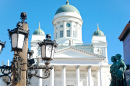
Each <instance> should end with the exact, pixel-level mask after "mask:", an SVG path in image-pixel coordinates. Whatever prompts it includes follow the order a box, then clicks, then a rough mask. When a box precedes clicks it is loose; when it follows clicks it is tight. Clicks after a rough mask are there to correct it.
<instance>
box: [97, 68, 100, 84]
mask: <svg viewBox="0 0 130 86" xmlns="http://www.w3.org/2000/svg"><path fill="white" fill-rule="evenodd" d="M97 76H98V86H100V68H98V70H97Z"/></svg>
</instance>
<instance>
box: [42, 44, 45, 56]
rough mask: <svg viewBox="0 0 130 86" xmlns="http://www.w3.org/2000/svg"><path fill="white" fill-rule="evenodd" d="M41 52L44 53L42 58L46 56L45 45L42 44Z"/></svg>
mask: <svg viewBox="0 0 130 86" xmlns="http://www.w3.org/2000/svg"><path fill="white" fill-rule="evenodd" d="M41 53H42V58H44V57H45V45H43V46H42V50H41Z"/></svg>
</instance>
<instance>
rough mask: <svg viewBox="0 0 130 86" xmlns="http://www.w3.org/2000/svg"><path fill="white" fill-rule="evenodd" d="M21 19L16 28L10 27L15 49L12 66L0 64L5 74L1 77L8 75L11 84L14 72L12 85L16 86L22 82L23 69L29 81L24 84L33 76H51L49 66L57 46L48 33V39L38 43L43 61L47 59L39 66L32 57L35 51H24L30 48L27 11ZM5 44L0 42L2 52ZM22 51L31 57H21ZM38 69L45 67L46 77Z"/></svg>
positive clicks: (8, 82) (13, 48) (13, 49)
mask: <svg viewBox="0 0 130 86" xmlns="http://www.w3.org/2000/svg"><path fill="white" fill-rule="evenodd" d="M21 19H22V21H21V22H18V23H17V25H16V28H14V29H13V30H9V29H8V32H9V37H10V38H11V45H12V51H14V58H13V61H12V64H11V66H6V65H4V66H0V69H1V72H2V74H3V75H0V77H3V76H8V77H9V79H10V80H8V81H7V84H10V82H11V76H10V74H13V78H14V80H12V82H14V84H12V86H15V85H16V84H18V83H20V81H21V77H23V76H21V75H22V73H23V72H22V71H23V70H24V71H25V72H24V73H27V74H25V77H24V79H27V82H26V80H25V83H24V85H25V84H26V83H30V79H31V78H32V77H33V76H35V77H38V78H42V79H46V78H48V77H49V76H50V69H52V67H49V63H50V61H51V60H52V59H53V55H54V50H55V48H56V47H57V43H56V41H52V40H51V39H50V38H51V35H49V34H47V36H46V37H47V39H45V40H43V41H42V42H40V43H38V44H39V46H40V47H41V58H42V60H43V61H45V66H39V65H37V64H34V63H35V61H34V59H31V58H30V57H31V56H32V55H33V51H32V50H30V51H28V52H24V51H25V50H27V49H28V47H27V45H26V47H25V44H27V42H28V41H25V40H27V39H28V34H29V31H28V29H27V30H25V29H23V25H24V24H25V23H24V22H25V19H27V14H26V13H25V12H22V13H21ZM25 42H26V43H25ZM4 44H5V43H3V42H0V52H1V50H2V48H3V47H4ZM25 48H27V49H25ZM21 53H22V54H28V55H29V58H26V57H24V55H23V56H22V57H21ZM25 56H26V55H25ZM26 60H27V62H26ZM25 64H27V65H25ZM32 64H33V65H32ZM23 65H24V67H26V68H27V70H26V69H23V67H22V66H23ZM37 69H45V73H46V76H44V77H41V76H39V75H38V74H37ZM32 70H35V72H34V73H32ZM5 72H7V73H5ZM24 73H23V74H24ZM19 85H20V86H21V84H18V85H17V86H19Z"/></svg>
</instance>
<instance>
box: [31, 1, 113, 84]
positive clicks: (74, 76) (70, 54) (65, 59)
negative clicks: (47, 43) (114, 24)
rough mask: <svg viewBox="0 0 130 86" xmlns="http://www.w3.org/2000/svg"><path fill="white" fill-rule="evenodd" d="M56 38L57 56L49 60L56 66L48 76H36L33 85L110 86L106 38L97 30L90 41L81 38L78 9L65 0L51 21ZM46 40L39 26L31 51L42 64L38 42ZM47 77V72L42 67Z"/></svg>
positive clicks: (35, 32)
mask: <svg viewBox="0 0 130 86" xmlns="http://www.w3.org/2000/svg"><path fill="white" fill-rule="evenodd" d="M52 23H53V26H54V40H56V42H57V43H58V48H57V49H56V51H55V54H54V59H53V60H52V61H51V62H50V66H52V67H53V69H52V70H51V71H50V72H51V74H50V77H49V78H47V79H38V78H35V77H33V78H32V79H31V85H30V86H109V85H110V78H111V77H110V65H108V57H107V40H106V36H105V35H104V33H103V32H102V31H101V30H99V27H98V26H97V30H96V31H95V32H94V33H92V34H93V35H92V40H91V43H90V44H88V43H83V41H82V24H83V20H82V17H81V15H80V12H79V11H78V9H77V8H76V7H74V6H72V5H70V4H69V2H68V1H67V2H66V5H63V6H61V7H60V8H58V10H57V11H56V13H55V16H54V19H53V21H52ZM44 39H45V32H44V31H43V30H42V29H41V28H40V25H39V28H38V29H36V30H35V31H34V33H33V35H32V40H31V50H33V51H34V54H33V57H32V58H35V59H38V61H39V65H44V62H42V59H40V58H41V51H40V48H39V46H38V44H37V43H38V42H41V41H43V40H44ZM39 75H40V76H44V71H43V70H42V69H40V70H39Z"/></svg>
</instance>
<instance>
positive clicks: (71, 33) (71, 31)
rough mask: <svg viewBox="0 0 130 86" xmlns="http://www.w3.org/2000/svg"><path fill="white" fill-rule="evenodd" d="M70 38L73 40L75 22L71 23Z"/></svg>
mask: <svg viewBox="0 0 130 86" xmlns="http://www.w3.org/2000/svg"><path fill="white" fill-rule="evenodd" d="M70 37H71V38H73V22H72V21H71V26H70Z"/></svg>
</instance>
